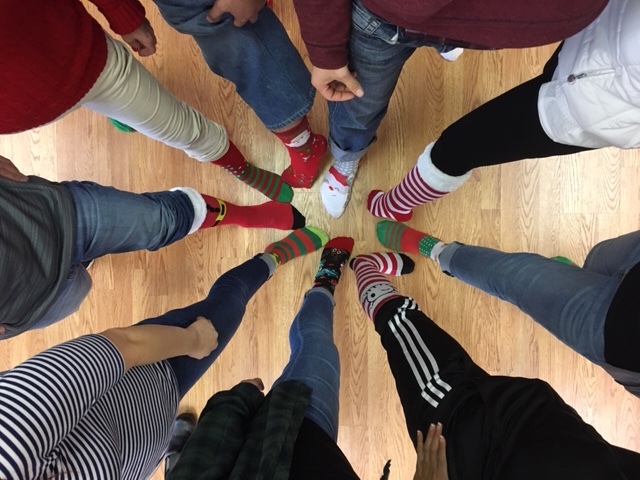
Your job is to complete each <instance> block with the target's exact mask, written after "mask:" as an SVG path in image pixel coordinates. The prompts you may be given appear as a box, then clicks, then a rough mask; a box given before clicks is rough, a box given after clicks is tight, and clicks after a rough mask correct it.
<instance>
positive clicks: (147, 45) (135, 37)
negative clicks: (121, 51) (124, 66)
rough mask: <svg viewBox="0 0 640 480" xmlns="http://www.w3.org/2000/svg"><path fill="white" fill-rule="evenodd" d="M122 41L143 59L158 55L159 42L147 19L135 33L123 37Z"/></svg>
mask: <svg viewBox="0 0 640 480" xmlns="http://www.w3.org/2000/svg"><path fill="white" fill-rule="evenodd" d="M122 40H124V41H125V42H126V43H127V45H129V46H130V47H131V50H133V51H134V52H136V53H137V54H138V55H140V56H141V57H148V56H149V55H153V54H154V53H156V44H157V43H158V41H157V40H156V34H155V33H153V27H152V26H151V24H150V23H149V20H147V19H146V18H145V19H144V21H143V22H142V25H140V26H139V27H138V28H137V29H136V30H135V31H133V32H131V33H128V34H127V35H122Z"/></svg>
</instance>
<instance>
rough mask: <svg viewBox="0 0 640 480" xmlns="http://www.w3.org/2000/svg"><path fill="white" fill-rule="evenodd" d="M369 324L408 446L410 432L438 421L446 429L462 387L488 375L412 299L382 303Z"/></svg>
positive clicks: (406, 298) (395, 299) (413, 432)
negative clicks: (402, 420)
mask: <svg viewBox="0 0 640 480" xmlns="http://www.w3.org/2000/svg"><path fill="white" fill-rule="evenodd" d="M375 328H376V331H377V332H378V333H379V334H380V338H381V341H382V346H383V347H384V349H385V350H386V351H387V357H388V359H389V366H390V367H391V372H392V373H393V376H394V378H395V381H396V388H397V390H398V395H399V396H400V401H401V403H402V408H403V410H404V413H405V417H406V422H407V429H408V430H409V436H410V437H411V439H412V441H413V442H414V444H415V441H416V431H417V430H422V431H423V432H426V431H427V429H428V427H429V424H431V423H436V422H442V423H443V424H444V425H445V429H446V426H447V421H448V417H449V415H450V414H451V409H452V408H454V407H455V405H457V404H458V401H457V399H456V397H459V396H458V395H456V394H457V393H460V390H465V388H464V387H463V385H465V384H468V383H469V381H473V382H474V383H475V382H477V380H478V379H479V378H480V377H483V376H485V377H488V376H489V374H488V373H486V372H485V371H484V370H482V369H481V368H480V367H479V366H478V365H476V364H475V363H474V362H473V360H472V359H471V357H470V356H469V354H467V352H466V351H465V349H464V348H463V347H462V345H460V344H459V343H458V342H457V341H456V340H455V339H454V338H453V337H452V336H451V335H449V334H448V333H447V332H445V331H444V330H442V329H441V328H440V327H439V326H438V325H436V324H435V323H434V322H433V320H431V319H430V318H429V317H427V316H426V315H425V314H424V313H423V312H421V311H420V310H419V307H418V305H417V304H416V302H415V300H413V299H412V298H409V297H401V298H394V299H391V300H389V301H388V302H387V303H385V304H384V305H383V306H382V307H381V308H380V310H379V311H378V314H377V315H376V318H375ZM456 387H459V389H458V391H456ZM452 397H453V398H452Z"/></svg>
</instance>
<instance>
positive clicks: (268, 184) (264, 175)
mask: <svg viewBox="0 0 640 480" xmlns="http://www.w3.org/2000/svg"><path fill="white" fill-rule="evenodd" d="M235 175H236V177H237V178H238V179H239V180H240V181H242V182H244V183H246V184H247V185H249V186H250V187H251V188H255V189H256V190H258V191H259V192H260V193H262V194H263V195H266V196H267V197H269V198H270V199H271V200H275V201H276V202H285V203H289V202H291V199H292V198H293V189H292V188H291V186H289V185H287V184H286V183H284V182H283V181H282V178H280V175H278V174H277V173H273V172H269V171H267V170H263V169H262V168H258V167H256V166H255V165H251V164H250V163H247V166H246V167H245V169H244V171H243V172H242V173H239V174H235Z"/></svg>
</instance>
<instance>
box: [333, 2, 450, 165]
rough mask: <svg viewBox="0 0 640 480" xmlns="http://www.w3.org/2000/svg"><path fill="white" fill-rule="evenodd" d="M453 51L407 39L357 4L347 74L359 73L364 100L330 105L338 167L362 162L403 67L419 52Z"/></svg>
mask: <svg viewBox="0 0 640 480" xmlns="http://www.w3.org/2000/svg"><path fill="white" fill-rule="evenodd" d="M421 46H428V47H433V48H435V49H436V50H438V51H440V52H447V51H449V50H451V47H447V46H444V45H442V44H432V43H429V42H428V41H424V40H420V39H416V38H413V37H409V36H408V35H407V33H406V32H405V30H404V29H403V28H401V27H398V26H396V25H393V24H391V23H389V22H387V21H386V20H384V19H382V18H380V17H377V16H376V15H374V14H373V13H371V12H370V11H369V10H367V9H366V8H365V7H364V6H363V5H362V3H361V2H360V1H359V0H356V1H354V2H353V4H352V10H351V37H350V40H349V68H350V70H352V71H355V72H357V73H358V81H359V82H360V84H361V85H362V88H363V90H364V96H363V97H362V98H357V97H356V98H354V99H353V100H349V101H347V102H329V134H330V141H329V143H330V146H331V153H332V154H333V157H334V158H335V159H336V161H337V162H352V161H354V160H358V159H360V158H361V157H362V156H363V155H364V154H365V153H366V152H367V150H368V148H369V147H370V146H371V145H372V144H373V142H374V141H375V140H376V131H377V130H378V127H379V126H380V122H382V119H383V118H384V116H385V115H386V113H387V108H388V107H389V100H390V99H391V95H392V94H393V91H394V90H395V88H396V84H397V83H398V78H399V77H400V72H402V67H404V64H405V62H406V61H407V60H408V59H409V57H411V55H412V54H413V52H414V51H415V49H416V48H418V47H421Z"/></svg>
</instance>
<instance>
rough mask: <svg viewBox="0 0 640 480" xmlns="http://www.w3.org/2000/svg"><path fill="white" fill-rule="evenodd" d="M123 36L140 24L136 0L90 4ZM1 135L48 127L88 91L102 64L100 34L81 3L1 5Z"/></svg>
mask: <svg viewBox="0 0 640 480" xmlns="http://www.w3.org/2000/svg"><path fill="white" fill-rule="evenodd" d="M92 3H94V4H96V6H97V7H98V8H99V9H100V11H101V12H102V14H103V15H104V16H105V17H106V18H107V20H108V21H109V25H110V27H111V29H112V30H113V31H114V32H115V33H117V34H119V35H126V34H128V33H131V32H133V31H134V30H136V29H137V28H138V27H139V26H140V25H141V24H142V21H143V20H144V13H145V12H144V7H143V6H142V5H141V4H140V2H138V0H92ZM0 32H1V33H0V134H3V133H14V132H20V131H23V130H29V129H31V128H35V127H37V126H39V125H43V124H45V123H48V122H51V121H53V120H55V119H56V118H58V117H59V116H60V115H62V114H63V113H65V112H67V111H68V110H69V109H71V108H72V107H73V106H75V105H76V104H77V103H78V102H79V101H80V100H82V98H83V97H84V96H85V95H86V94H87V93H88V92H89V90H91V87H92V86H93V84H94V83H95V81H96V80H97V79H98V77H99V76H100V73H101V72H102V70H103V69H104V66H105V64H106V61H107V41H106V38H105V33H104V30H102V27H101V26H100V25H99V24H98V22H96V21H95V19H94V18H93V17H91V15H89V13H88V12H87V10H86V9H85V8H84V5H83V4H82V3H81V2H80V0H46V1H43V0H2V1H0Z"/></svg>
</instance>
